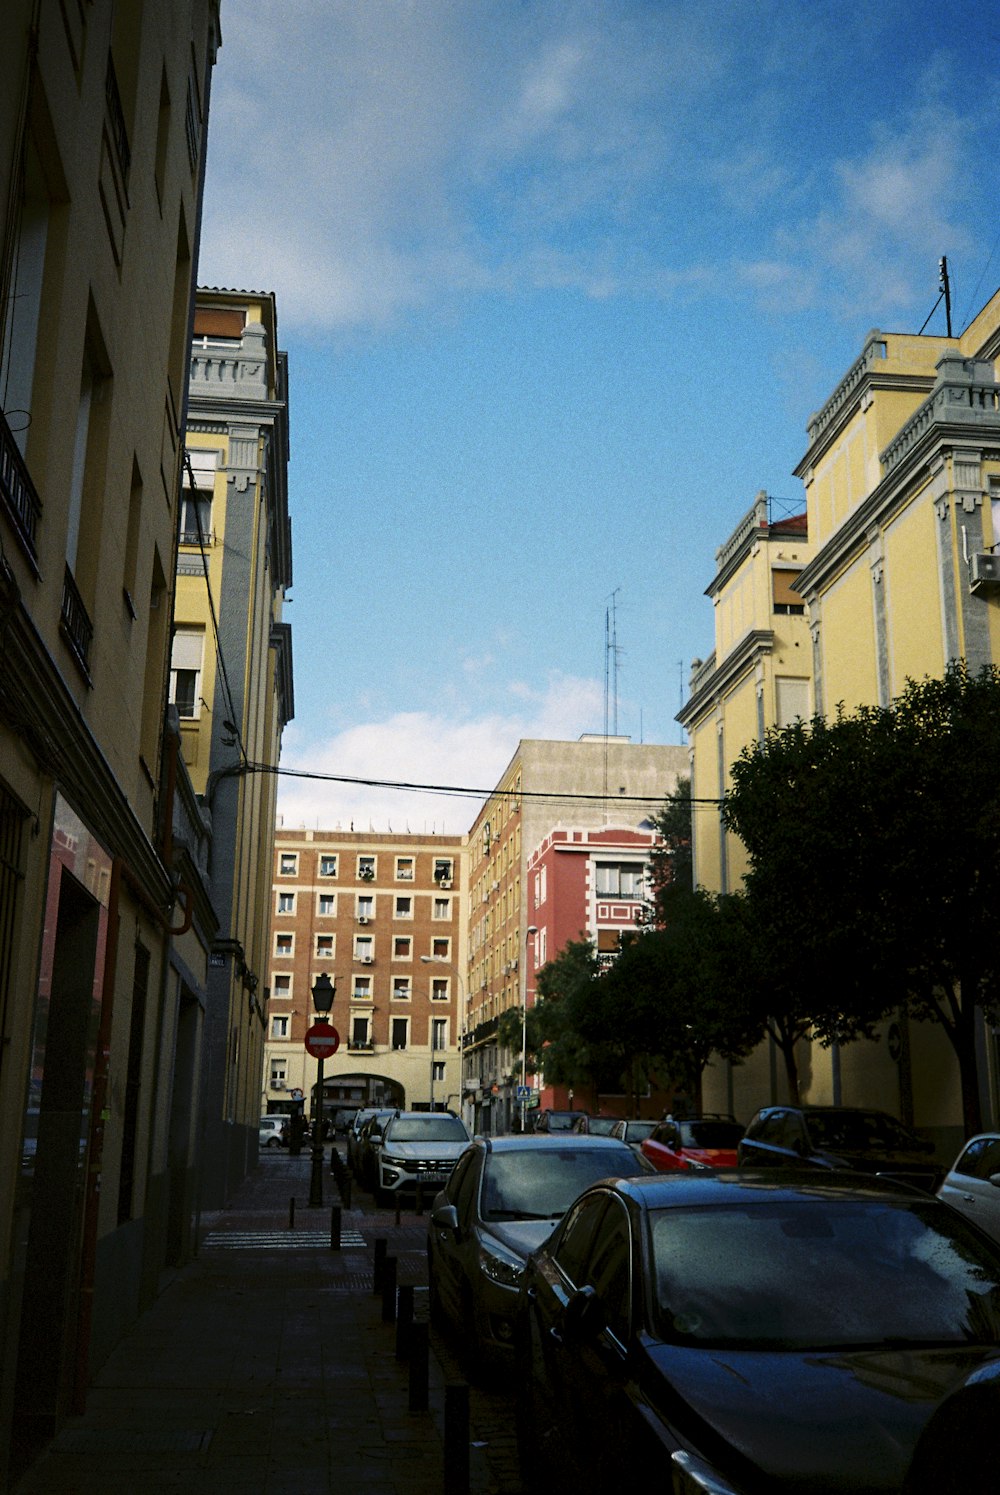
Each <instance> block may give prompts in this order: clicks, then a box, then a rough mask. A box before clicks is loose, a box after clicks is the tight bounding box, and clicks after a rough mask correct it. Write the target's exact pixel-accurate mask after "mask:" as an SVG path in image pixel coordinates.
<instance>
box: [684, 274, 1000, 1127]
mask: <svg viewBox="0 0 1000 1495" xmlns="http://www.w3.org/2000/svg"><path fill="white" fill-rule="evenodd" d="M998 354H1000V292H998V293H997V295H995V296H994V297H993V298H992V299H991V301H990V302H989V303H988V304H987V305H986V306H985V307H984V308H983V310H982V311H981V312H980V313H979V315H978V316H977V317H976V319H975V320H974V321H973V322H972V323H971V324H970V326H969V328H968V329H967V330H966V331H965V332H964V333H963V334H962V335H961V336H960V337H954V338H947V337H925V336H919V335H913V334H905V333H883V332H879V331H875V332H872V333H870V334H869V335H868V337H867V338H866V340H865V343H864V347H863V349H862V351H861V355H860V357H859V358H858V359H857V361H856V362H855V363H854V364H853V366H852V367H851V368H850V369H849V370H848V372H847V374H846V375H845V377H844V378H843V379H842V380H841V382H840V383H839V384H838V386H837V388H836V389H835V390H834V392H833V394H832V395H831V396H830V398H829V400H827V402H826V403H825V405H824V406H823V407H822V409H821V410H820V411H818V412H817V413H816V414H814V415H813V416H812V417H811V418H810V420H809V423H808V435H809V446H808V449H807V451H806V454H805V456H804V457H803V459H802V461H801V462H800V464H799V465H798V467H797V468H796V475H797V476H798V477H800V478H801V479H802V481H803V482H804V484H805V490H806V501H807V513H808V549H805V548H803V549H802V551H801V553H800V556H799V563H798V564H799V570H798V575H797V577H795V579H794V583H793V585H794V593H795V595H796V596H797V598H798V599H799V600H800V601H801V602H804V603H805V605H806V614H805V618H803V619H797V620H795V622H796V628H797V631H796V636H795V639H794V644H793V647H794V648H795V650H796V657H797V658H801V657H802V656H803V655H804V653H805V650H806V647H807V645H806V638H805V633H804V630H805V628H806V627H808V638H809V642H808V649H809V667H808V668H806V667H805V661H804V660H803V661H802V668H801V669H800V670H799V671H798V672H797V673H798V674H800V675H801V677H802V678H803V680H806V679H808V678H809V677H810V676H811V682H812V684H811V702H810V706H809V710H811V711H815V712H817V713H822V714H826V715H829V714H830V713H831V712H833V711H834V710H835V709H836V708H837V706H838V705H840V704H843V706H844V707H845V708H846V709H847V710H851V709H853V708H855V707H857V706H859V705H862V704H866V703H874V704H884V705H885V704H888V703H889V702H890V701H891V700H892V699H893V698H894V697H895V696H897V695H898V694H899V693H900V692H901V691H902V689H903V687H904V685H905V682H906V680H907V678H914V679H920V678H922V677H924V676H932V677H934V676H939V675H941V674H942V673H943V671H944V668H945V665H946V664H947V663H948V662H949V661H951V660H957V659H965V660H966V661H967V662H968V664H969V665H970V667H971V668H972V669H973V670H974V671H975V670H978V669H979V668H980V667H981V666H983V665H984V664H988V663H1000V608H998V599H1000V559H998V556H1000V549H998V547H1000V383H998V382H997V377H996V365H997V357H998ZM740 534H741V530H740V529H738V530H737V532H736V535H735V536H734V539H733V541H730V542H729V546H728V547H724V548H723V551H722V552H720V556H721V557H722V558H723V559H722V562H721V564H720V566H719V572H718V575H717V577H716V581H715V583H713V587H712V588H710V589H709V590H710V594H711V595H713V597H714V599H715V601H716V607H717V627H716V639H717V656H716V657H713V659H712V660H710V661H709V662H708V664H707V665H704V666H703V665H700V664H696V667H695V670H694V673H693V675H692V681H691V698H690V700H689V701H688V702H687V704H686V705H685V707H684V710H683V712H682V713H681V719H682V720H683V721H684V723H685V725H687V726H688V729H689V731H690V734H691V747H692V762H693V793H694V795H695V796H696V797H698V798H713V797H715V796H718V795H720V794H722V793H723V792H724V791H725V787H726V783H727V775H728V768H729V765H730V764H731V763H732V762H733V760H734V759H735V758H736V756H737V755H738V753H739V751H740V749H741V747H742V746H743V745H744V744H745V743H748V742H753V741H755V740H758V739H759V737H760V736H761V733H762V731H763V729H764V727H766V726H767V725H770V724H771V722H774V723H776V724H781V723H782V721H783V720H786V719H787V715H786V713H784V712H783V711H782V709H781V707H780V706H779V702H778V695H777V693H776V694H775V695H774V696H773V697H772V698H771V699H772V706H773V714H772V715H768V712H767V709H766V705H767V700H768V695H767V690H766V687H765V694H764V702H765V710H764V712H763V713H761V712H760V711H758V712H757V713H756V715H755V713H754V711H753V706H752V700H748V691H747V689H746V687H745V688H744V690H743V692H742V693H741V692H739V691H738V690H736V689H733V690H729V689H728V688H727V682H726V679H725V675H726V671H727V670H729V671H730V672H731V673H733V675H734V678H735V675H736V670H735V669H734V665H736V664H738V662H739V655H740V652H741V650H742V651H743V652H744V653H746V652H747V651H752V650H753V648H754V647H755V646H754V645H753V643H752V630H753V629H754V628H755V627H758V626H759V624H758V623H757V622H755V620H754V618H752V617H751V616H750V615H749V614H748V615H746V616H744V617H742V618H741V620H740V621H739V622H738V624H737V626H736V627H735V629H733V630H730V631H729V633H728V634H727V633H726V632H725V628H724V627H720V625H719V609H720V608H722V607H724V606H725V605H726V603H727V601H728V598H729V596H730V593H731V590H732V588H733V586H734V584H735V580H736V574H737V573H736V572H730V573H729V574H727V569H726V559H725V558H726V555H727V551H728V550H729V549H730V548H732V547H733V546H734V542H736V546H735V548H736V549H738V548H739V543H740V542H739V536H740ZM802 562H804V564H802ZM792 621H793V620H792V619H788V620H787V621H783V624H782V627H783V628H787V627H789V625H790V624H791V623H792ZM741 628H743V629H744V630H745V631H744V632H743V634H742V635H741V632H740V629H741ZM789 642H790V634H789V638H788V639H786V641H785V646H784V647H785V656H784V657H785V659H786V660H787V659H788V657H789V654H790V649H789V646H788V645H789ZM770 657H771V659H772V660H775V659H776V653H775V651H774V650H773V649H772V650H770ZM717 659H718V660H721V664H720V663H718V662H717ZM782 668H784V665H783V666H782ZM761 675H762V676H764V675H766V670H762V671H761ZM744 680H745V681H746V680H747V676H746V673H745V671H744ZM800 689H802V690H803V692H805V687H804V686H803V687H800ZM805 699H806V695H805V693H804V694H803V701H804V700H805ZM803 714H806V713H805V712H803ZM695 827H696V832H695V869H696V876H697V878H698V880H699V881H700V882H702V883H703V884H705V885H706V886H708V887H711V888H716V889H720V890H724V889H727V888H732V887H735V886H738V882H739V878H740V876H741V874H742V870H743V863H742V861H741V853H740V848H739V845H738V843H736V842H734V840H733V839H732V838H728V840H725V841H724V840H723V837H722V834H721V831H720V829H719V821H718V816H717V815H716V814H715V812H714V811H713V810H712V809H711V808H710V807H708V808H705V807H699V809H698V811H697V813H696V816H695ZM873 829H874V828H873ZM883 1038H884V1039H885V1040H886V1041H883V1042H881V1043H878V1044H868V1043H858V1044H852V1045H850V1046H849V1047H847V1048H845V1049H844V1050H843V1051H842V1052H841V1053H838V1052H837V1051H836V1050H820V1049H818V1048H814V1049H813V1050H812V1052H811V1054H805V1055H804V1069H803V1075H802V1079H803V1086H802V1090H803V1098H804V1099H806V1100H808V1101H811V1102H830V1101H833V1102H835V1103H843V1104H876V1105H882V1106H884V1107H886V1108H887V1109H889V1110H892V1111H895V1112H896V1113H897V1114H900V1115H902V1116H903V1118H904V1119H912V1120H914V1121H915V1122H916V1123H917V1124H918V1125H919V1126H921V1128H922V1129H924V1130H926V1131H927V1132H929V1133H931V1134H932V1135H934V1136H935V1137H936V1138H937V1140H938V1142H939V1144H940V1146H941V1150H942V1154H946V1153H947V1152H948V1151H949V1150H950V1149H951V1148H952V1147H953V1145H954V1144H955V1143H956V1142H957V1140H958V1139H959V1138H960V1136H961V1125H960V1117H961V1108H960V1096H959V1085H958V1075H957V1070H956V1064H955V1061H954V1057H953V1054H952V1051H951V1049H950V1047H949V1045H948V1044H947V1042H946V1040H945V1039H944V1037H943V1035H942V1034H941V1032H940V1031H939V1030H938V1029H936V1028H935V1027H934V1026H932V1025H929V1024H908V1023H907V1022H906V1020H905V1016H903V1015H901V1016H900V1018H899V1019H898V1020H897V1021H896V1022H895V1023H893V1024H886V1032H885V1034H883ZM982 1053H983V1056H984V1064H983V1067H982V1092H983V1103H984V1115H986V1116H989V1117H993V1118H994V1119H995V1118H996V1117H997V1116H998V1115H1000V1107H998V1085H997V1075H998V1069H1000V1066H998V1063H997V1053H996V1041H995V1039H994V1038H993V1037H992V1036H991V1035H990V1034H988V1033H985V1032H984V1034H983V1044H982ZM713 1083H714V1089H713V1088H712V1086H711V1085H710V1086H709V1087H708V1089H707V1092H706V1104H713V1105H716V1106H719V1107H720V1108H721V1107H722V1106H723V1105H725V1104H726V1103H727V1101H728V1103H729V1108H730V1109H732V1108H735V1110H736V1112H737V1114H738V1115H740V1116H746V1115H748V1114H749V1113H750V1112H751V1111H752V1110H753V1109H754V1108H755V1107H756V1106H758V1105H760V1104H763V1103H765V1102H767V1101H772V1100H776V1099H781V1098H782V1091H781V1080H780V1077H779V1072H778V1067H777V1066H776V1065H775V1064H774V1062H773V1056H766V1055H764V1054H758V1055H757V1056H755V1057H754V1058H753V1059H751V1060H750V1061H749V1062H748V1063H747V1065H746V1066H743V1067H741V1068H740V1069H738V1070H737V1071H736V1072H735V1074H729V1075H727V1077H726V1085H725V1087H724V1086H723V1084H722V1080H721V1077H720V1076H716V1078H715V1080H714V1082H713Z"/></svg>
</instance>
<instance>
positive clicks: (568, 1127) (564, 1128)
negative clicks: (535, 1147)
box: [545, 1111, 582, 1132]
mask: <svg viewBox="0 0 1000 1495" xmlns="http://www.w3.org/2000/svg"><path fill="white" fill-rule="evenodd" d="M581 1114H582V1113H581V1112H580V1111H548V1112H547V1113H546V1121H545V1125H546V1126H547V1127H548V1129H549V1131H550V1132H571V1131H572V1130H573V1128H574V1126H575V1125H576V1123H577V1122H578V1121H579V1120H580V1116H581Z"/></svg>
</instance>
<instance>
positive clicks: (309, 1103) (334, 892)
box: [258, 827, 465, 1115]
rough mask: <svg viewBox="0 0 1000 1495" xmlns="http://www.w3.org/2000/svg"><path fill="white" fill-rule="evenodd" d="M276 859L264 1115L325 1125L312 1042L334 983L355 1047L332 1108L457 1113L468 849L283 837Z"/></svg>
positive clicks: (335, 1078) (384, 839) (345, 1048)
mask: <svg viewBox="0 0 1000 1495" xmlns="http://www.w3.org/2000/svg"><path fill="white" fill-rule="evenodd" d="M273 846H274V855H273V861H272V873H273V877H272V889H271V898H272V915H273V918H272V926H273V934H272V941H271V950H270V958H269V988H270V1000H269V1003H268V1009H267V1011H268V1024H269V1027H268V1037H267V1045H266V1054H265V1061H264V1069H263V1089H262V1091H261V1093H260V1094H259V1096H258V1099H259V1102H260V1111H261V1114H266V1113H267V1112H269V1111H290V1110H293V1109H295V1108H296V1107H298V1106H302V1107H303V1109H304V1111H305V1113H306V1114H307V1115H310V1114H312V1107H313V1105H314V1093H315V1087H316V1082H317V1061H316V1060H315V1059H313V1058H311V1057H310V1056H309V1055H308V1054H307V1053H306V1051H305V1048H304V1045H303V1039H304V1035H305V1031H306V1029H307V1028H308V1027H309V1026H310V1025H311V1024H312V1022H313V1021H314V1020H315V1014H314V1012H313V1008H312V1000H311V992H312V987H313V985H314V984H315V982H316V980H317V978H318V977H319V976H320V975H321V974H323V973H325V974H326V975H328V976H329V977H330V979H331V981H333V983H334V985H335V987H336V993H337V994H336V997H335V999H334V1005H333V1009H332V1011H331V1014H330V1020H331V1022H332V1023H333V1026H334V1027H335V1028H336V1029H337V1031H338V1033H339V1034H340V1038H341V1045H340V1049H339V1050H338V1052H337V1053H336V1054H335V1055H334V1056H333V1057H332V1058H330V1059H326V1060H324V1065H323V1074H324V1084H323V1089H324V1095H325V1097H326V1103H327V1104H330V1105H335V1104H338V1103H340V1104H344V1105H347V1104H352V1103H353V1104H354V1105H364V1104H369V1103H372V1104H377V1103H381V1102H382V1101H383V1100H384V1102H385V1103H386V1104H393V1105H399V1106H403V1107H406V1108H409V1109H421V1110H423V1109H428V1108H430V1107H431V1105H432V1103H433V1105H434V1106H436V1107H442V1106H444V1107H451V1108H452V1109H457V1108H458V1104H459V1099H460V1094H459V1091H460V1086H459V1054H460V1039H461V1027H462V1002H461V1000H460V994H461V993H462V992H463V980H462V972H463V969H464V958H465V956H464V951H465V919H464V892H463V889H464V880H463V878H464V863H465V842H464V838H463V837H459V836H420V835H401V836H393V835H391V834H386V835H377V834H374V833H371V832H369V833H364V832H360V831H358V832H354V831H320V830H317V831H307V830H289V829H286V828H285V827H279V828H278V830H277V831H276V832H275V836H274V842H273ZM365 869H370V870H371V873H372V875H371V877H367V876H366V875H363V874H364V872H365ZM435 1024H437V1025H438V1027H437V1029H436V1031H435V1029H434V1025H435ZM435 1043H437V1044H441V1045H442V1046H441V1047H432V1044H435ZM432 1066H436V1068H435V1069H434V1075H433V1085H432ZM432 1090H433V1094H432Z"/></svg>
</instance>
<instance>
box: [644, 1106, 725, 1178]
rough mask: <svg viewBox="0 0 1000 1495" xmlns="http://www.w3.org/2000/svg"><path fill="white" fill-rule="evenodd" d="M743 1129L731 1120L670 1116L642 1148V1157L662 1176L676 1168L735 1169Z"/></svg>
mask: <svg viewBox="0 0 1000 1495" xmlns="http://www.w3.org/2000/svg"><path fill="white" fill-rule="evenodd" d="M742 1136H743V1128H742V1127H741V1126H740V1124H739V1122H738V1121H734V1120H733V1118H732V1117H731V1116H699V1117H692V1118H690V1119H689V1120H684V1121H680V1120H678V1119H677V1118H675V1117H673V1116H668V1117H667V1118H666V1120H665V1121H661V1122H660V1123H659V1125H658V1126H657V1127H656V1128H655V1130H654V1131H652V1132H651V1133H650V1135H649V1136H648V1137H647V1138H646V1140H645V1142H643V1144H642V1154H643V1157H646V1158H648V1159H649V1161H650V1162H651V1163H652V1165H653V1167H654V1168H656V1169H657V1170H658V1171H659V1172H660V1173H670V1172H672V1171H673V1170H674V1169H675V1168H735V1167H736V1147H737V1143H738V1142H739V1140H740V1138H741V1137H742Z"/></svg>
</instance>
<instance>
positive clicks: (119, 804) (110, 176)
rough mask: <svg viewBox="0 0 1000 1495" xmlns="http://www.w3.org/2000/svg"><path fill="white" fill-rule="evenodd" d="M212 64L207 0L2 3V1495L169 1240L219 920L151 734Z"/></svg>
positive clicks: (178, 1226) (151, 1277) (170, 560)
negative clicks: (183, 840) (180, 840)
mask: <svg viewBox="0 0 1000 1495" xmlns="http://www.w3.org/2000/svg"><path fill="white" fill-rule="evenodd" d="M218 44H219V30H218V6H217V4H216V3H215V0H148V3H146V4H145V5H143V6H141V7H140V6H135V5H132V6H129V5H122V4H118V5H115V4H114V3H113V0H91V3H88V4H78V3H74V4H64V3H60V0H5V3H4V4H3V5H2V6H0V84H2V86H0V397H2V409H3V414H2V417H0V620H2V621H0V632H2V638H3V648H2V656H3V657H2V664H0V848H2V849H0V1484H3V1483H4V1482H5V1480H4V1475H5V1473H11V1474H13V1475H16V1473H17V1472H18V1471H19V1470H20V1469H22V1468H23V1467H24V1466H25V1465H26V1464H27V1463H28V1462H30V1460H31V1458H32V1457H33V1456H34V1454H35V1452H36V1451H37V1449H38V1448H39V1446H40V1445H41V1444H42V1443H43V1442H44V1441H45V1440H46V1438H48V1437H49V1436H51V1434H52V1432H53V1430H54V1429H55V1427H56V1426H57V1424H58V1422H59V1421H60V1419H61V1418H62V1417H63V1415H64V1414H65V1413H66V1411H67V1410H68V1409H69V1408H70V1407H71V1406H72V1405H74V1404H78V1403H79V1401H80V1399H81V1398H82V1396H83V1393H84V1389H85V1387H86V1384H87V1380H88V1377H89V1375H90V1372H91V1370H92V1369H93V1368H94V1366H95V1365H97V1364H99V1363H100V1361H101V1360H102V1359H103V1358H104V1357H105V1355H106V1354H107V1352H108V1350H109V1349H110V1347H111V1346H112V1345H113V1343H114V1341H115V1339H116V1338H117V1337H118V1335H119V1334H120V1333H121V1331H122V1329H123V1327H124V1326H125V1325H127V1324H128V1322H129V1321H130V1320H131V1319H132V1318H134V1317H135V1315H136V1314H137V1313H138V1311H139V1308H140V1306H141V1305H142V1303H143V1302H144V1301H145V1300H146V1299H148V1297H149V1296H150V1295H151V1293H152V1291H153V1288H154V1286H155V1281H156V1276H157V1272H158V1271H159V1269H160V1267H162V1265H163V1264H164V1261H165V1259H166V1257H167V1256H168V1255H169V1254H170V1253H171V1252H173V1251H175V1250H182V1249H183V1237H184V1226H183V1220H182V1213H183V1209H184V1180H185V1179H186V1178H187V1177H188V1175H189V1172H190V1168H191V1164H192V1158H191V1152H190V1149H191V1146H192V1145H193V1140H194V1135H193V1129H192V1128H191V1127H190V1126H188V1127H187V1128H185V1125H184V1118H185V1116H186V1114H187V1112H186V1109H185V1108H189V1106H190V1099H191V1095H192V1093H193V1089H194V1085H195V1082H196V1077H195V1066H196V1060H195V1057H194V1051H193V1049H192V1046H191V1039H192V1037H193V1027H192V1023H191V1021H190V1020H189V1019H190V1006H189V1005H186V1004H190V1002H191V1001H192V1000H193V1001H194V1003H195V1006H196V1007H197V992H198V989H199V986H201V987H202V988H203V985H204V978H205V969H206V966H207V945H208V944H209V943H210V940H211V932H212V916H211V910H210V908H209V906H208V904H207V900H206V899H205V897H204V889H203V887H202V886H201V880H200V875H199V868H198V860H199V857H200V856H201V854H202V853H201V849H200V848H199V846H198V842H199V837H200V830H199V825H200V816H198V815H197V814H196V815H195V821H196V822H197V823H196V824H194V825H193V826H192V827H191V837H190V838H189V847H190V849H189V850H186V851H181V850H180V848H177V847H175V846H174V845H173V844H172V842H173V828H174V827H175V826H179V827H182V828H187V827H188V826H189V819H190V817H189V815H188V810H189V809H190V808H191V806H190V805H187V804H186V803H185V802H184V796H185V793H186V788H185V784H184V780H183V775H177V774H175V773H173V771H172V769H171V767H170V755H169V754H168V755H166V758H164V755H163V752H162V744H163V721H164V705H165V699H166V684H167V665H168V650H169V642H170V641H169V622H170V594H171V588H172V579H173V569H174V551H175V545H176V505H177V489H178V476H179V463H180V454H181V434H180V433H181V430H182V425H183V402H184V386H185V381H186V375H187V338H188V326H189V316H190V308H191V299H192V273H193V270H192V267H193V265H194V262H195V257H196V252H197V234H198V224H199V217H200V198H201V191H202V179H203V169H204V150H205V133H206V128H207V112H208V97H209V85H210V78H211V70H212V66H213V63H214V60H215V53H216V48H217V46H218ZM175 874H178V875H179V876H181V877H182V878H183V880H184V883H185V894H184V897H185V902H186V910H187V912H186V915H185V916H184V918H183V920H182V919H181V917H180V915H179V914H178V912H177V910H176V909H175V906H174V903H175V888H174V875H175ZM181 922H183V923H184V924H185V929H184V932H183V933H181V932H179V933H178V935H177V944H176V946H174V945H172V943H171V935H170V930H171V927H172V926H173V925H175V924H176V925H177V927H178V929H180V924H181ZM182 1006H184V1007H185V1011H184V1012H183V1013H182V1010H181V1009H182ZM194 1026H195V1027H196V1026H197V1024H196V1022H195V1025H194ZM172 1170H176V1177H177V1179H178V1180H179V1183H178V1187H177V1188H176V1190H175V1189H174V1188H173V1172H172ZM8 1466H9V1468H8Z"/></svg>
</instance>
